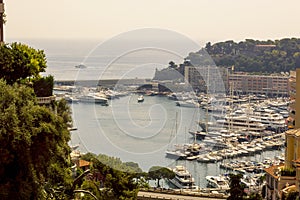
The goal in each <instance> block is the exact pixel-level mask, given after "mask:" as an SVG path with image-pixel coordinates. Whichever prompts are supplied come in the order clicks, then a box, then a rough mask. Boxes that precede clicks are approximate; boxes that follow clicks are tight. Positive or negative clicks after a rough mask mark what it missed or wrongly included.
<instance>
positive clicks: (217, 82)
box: [184, 66, 228, 94]
mask: <svg viewBox="0 0 300 200" xmlns="http://www.w3.org/2000/svg"><path fill="white" fill-rule="evenodd" d="M227 76H228V70H227V68H220V67H217V66H198V67H194V66H185V69H184V78H185V82H186V83H189V84H190V86H191V87H192V88H193V89H194V91H199V92H208V93H210V94H214V93H225V92H226V89H227V88H228V81H227V80H228V78H227ZM207 86H208V87H207Z"/></svg>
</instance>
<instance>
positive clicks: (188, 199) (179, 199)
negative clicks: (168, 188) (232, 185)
mask: <svg viewBox="0 0 300 200" xmlns="http://www.w3.org/2000/svg"><path fill="white" fill-rule="evenodd" d="M138 197H146V198H149V197H152V198H153V199H166V200H167V199H169V200H171V199H172V200H220V199H224V198H211V197H193V196H183V195H174V194H163V193H154V192H143V191H140V192H139V193H138ZM138 199H139V198H138Z"/></svg>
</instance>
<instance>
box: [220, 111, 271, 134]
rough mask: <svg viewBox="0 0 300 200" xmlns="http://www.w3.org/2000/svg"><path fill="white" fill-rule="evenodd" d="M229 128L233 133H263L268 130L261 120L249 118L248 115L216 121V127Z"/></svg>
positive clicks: (228, 116) (226, 117)
mask: <svg viewBox="0 0 300 200" xmlns="http://www.w3.org/2000/svg"><path fill="white" fill-rule="evenodd" d="M220 126H221V127H223V128H224V127H228V129H230V130H232V131H242V130H247V131H255V132H263V131H264V130H266V125H265V124H263V123H262V122H261V121H260V120H259V119H255V118H253V117H249V116H247V115H233V116H230V115H227V116H225V118H224V119H219V120H217V121H216V127H220Z"/></svg>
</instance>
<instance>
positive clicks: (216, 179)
mask: <svg viewBox="0 0 300 200" xmlns="http://www.w3.org/2000/svg"><path fill="white" fill-rule="evenodd" d="M205 179H206V181H207V185H208V186H210V187H213V188H217V189H221V190H229V189H230V187H229V180H228V179H227V178H226V177H225V176H221V175H220V176H206V177H205Z"/></svg>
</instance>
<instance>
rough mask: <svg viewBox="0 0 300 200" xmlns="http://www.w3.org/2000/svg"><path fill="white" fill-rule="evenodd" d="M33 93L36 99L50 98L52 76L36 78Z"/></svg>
mask: <svg viewBox="0 0 300 200" xmlns="http://www.w3.org/2000/svg"><path fill="white" fill-rule="evenodd" d="M32 82H33V89H34V93H35V94H36V96H37V97H48V96H52V93H53V86H54V78H53V76H47V77H38V78H36V79H34V80H33V81H32Z"/></svg>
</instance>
